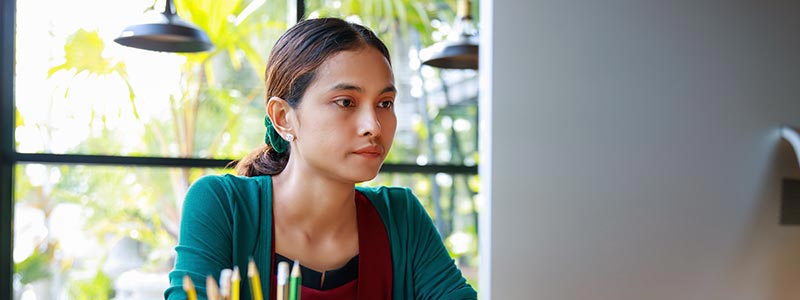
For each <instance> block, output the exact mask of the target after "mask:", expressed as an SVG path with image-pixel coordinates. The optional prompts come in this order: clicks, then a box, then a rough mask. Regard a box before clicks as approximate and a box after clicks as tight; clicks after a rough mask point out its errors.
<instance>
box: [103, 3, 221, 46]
mask: <svg viewBox="0 0 800 300" xmlns="http://www.w3.org/2000/svg"><path fill="white" fill-rule="evenodd" d="M166 2H167V4H166V7H165V8H164V12H163V13H161V14H159V15H158V16H157V18H156V20H154V22H153V23H145V24H136V25H131V26H128V27H126V28H125V29H124V30H122V34H120V36H119V37H118V38H116V39H114V41H115V42H117V43H118V44H121V45H124V46H128V47H133V48H139V49H145V50H152V51H162V52H202V51H208V50H210V49H211V48H213V47H214V45H213V44H211V40H210V39H209V38H208V35H207V34H206V33H205V32H203V31H202V30H200V29H199V28H197V27H196V26H194V25H192V24H190V23H189V22H186V21H184V20H182V19H181V18H180V17H179V16H178V15H177V14H176V13H175V4H174V3H173V0H167V1H166Z"/></svg>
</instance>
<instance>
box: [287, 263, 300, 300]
mask: <svg viewBox="0 0 800 300" xmlns="http://www.w3.org/2000/svg"><path fill="white" fill-rule="evenodd" d="M301 279H302V278H301V275H300V262H299V261H297V260H295V261H294V266H292V274H291V275H290V277H289V300H300V283H301V282H302V281H301Z"/></svg>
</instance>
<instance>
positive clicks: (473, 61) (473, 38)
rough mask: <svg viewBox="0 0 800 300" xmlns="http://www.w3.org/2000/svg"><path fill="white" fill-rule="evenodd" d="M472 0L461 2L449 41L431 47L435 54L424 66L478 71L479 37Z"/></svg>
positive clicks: (425, 61)
mask: <svg viewBox="0 0 800 300" xmlns="http://www.w3.org/2000/svg"><path fill="white" fill-rule="evenodd" d="M471 11H472V7H471V4H470V0H460V1H459V5H458V17H457V19H456V23H455V24H453V25H454V26H453V33H452V34H451V35H450V38H448V40H445V41H442V42H439V43H437V44H434V45H433V46H431V50H433V51H434V53H433V54H432V55H431V56H430V57H429V58H427V59H426V60H424V61H423V62H422V64H425V65H428V66H431V67H436V68H442V69H472V70H477V69H478V37H477V33H476V29H475V25H474V24H473V23H472V15H471Z"/></svg>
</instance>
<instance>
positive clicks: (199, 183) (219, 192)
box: [186, 174, 271, 207]
mask: <svg viewBox="0 0 800 300" xmlns="http://www.w3.org/2000/svg"><path fill="white" fill-rule="evenodd" d="M270 180H271V177H269V176H256V177H244V176H236V175H231V174H224V175H205V176H202V177H200V178H198V179H197V180H195V181H194V182H193V183H192V184H191V186H190V187H189V190H188V191H187V193H186V201H187V202H193V205H195V206H203V205H202V204H206V205H209V204H210V203H220V204H221V205H223V206H226V207H227V206H232V205H233V203H239V205H241V204H244V203H248V202H259V200H260V198H262V195H263V193H264V192H265V190H267V191H268V190H269V188H268V187H269V186H270V184H269V183H270ZM265 187H267V188H265ZM269 194H271V192H270V193H269Z"/></svg>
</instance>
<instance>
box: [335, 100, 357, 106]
mask: <svg viewBox="0 0 800 300" xmlns="http://www.w3.org/2000/svg"><path fill="white" fill-rule="evenodd" d="M335 102H336V104H338V105H339V106H341V107H353V105H354V104H355V103H353V100H351V99H339V100H336V101H335Z"/></svg>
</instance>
